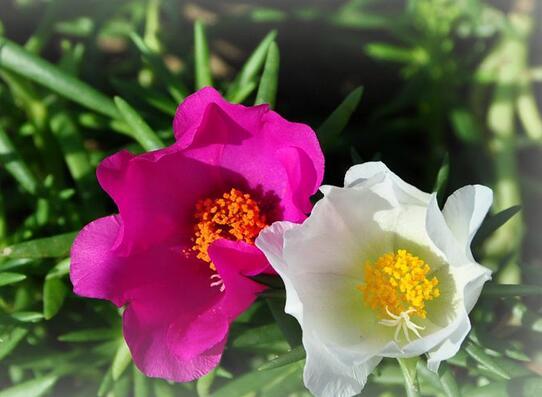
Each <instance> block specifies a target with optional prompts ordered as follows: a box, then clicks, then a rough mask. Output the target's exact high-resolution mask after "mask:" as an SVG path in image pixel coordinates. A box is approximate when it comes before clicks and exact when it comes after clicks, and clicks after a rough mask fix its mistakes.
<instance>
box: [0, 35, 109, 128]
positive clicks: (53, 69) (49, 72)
mask: <svg viewBox="0 0 542 397" xmlns="http://www.w3.org/2000/svg"><path fill="white" fill-rule="evenodd" d="M0 67H1V68H6V69H8V70H10V71H12V72H14V73H17V74H19V75H21V76H24V77H26V78H27V79H30V80H32V81H34V82H36V83H38V84H41V85H43V86H44V87H47V88H49V89H50V90H52V91H54V92H56V93H58V94H60V95H62V96H64V97H66V98H67V99H70V100H72V101H74V102H76V103H79V104H80V105H82V106H84V107H87V108H89V109H92V110H94V111H96V112H98V113H101V114H104V115H106V116H110V117H112V118H116V117H117V116H118V113H117V111H116V107H115V106H114V104H113V101H111V99H110V98H108V97H106V96H105V95H103V94H102V93H100V92H98V91H96V90H95V89H94V88H92V87H91V86H89V85H88V84H86V83H84V82H82V81H80V80H78V79H76V78H75V77H73V76H71V75H69V74H68V73H65V72H64V71H62V70H61V69H60V68H58V67H57V66H54V65H52V64H50V63H49V62H47V61H45V60H43V59H41V58H39V57H37V56H35V55H33V54H31V53H30V52H28V51H27V50H25V49H24V48H22V47H21V46H19V45H17V44H15V43H14V42H12V41H10V40H7V39H6V38H3V37H0Z"/></svg>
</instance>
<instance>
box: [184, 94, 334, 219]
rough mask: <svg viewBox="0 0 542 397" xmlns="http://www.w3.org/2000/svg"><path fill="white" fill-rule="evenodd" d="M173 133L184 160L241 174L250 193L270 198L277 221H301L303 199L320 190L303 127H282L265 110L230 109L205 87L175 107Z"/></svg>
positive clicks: (311, 142) (319, 166) (319, 160)
mask: <svg viewBox="0 0 542 397" xmlns="http://www.w3.org/2000/svg"><path fill="white" fill-rule="evenodd" d="M174 130H175V136H176V137H177V146H178V147H179V148H181V149H182V150H183V152H184V153H185V154H186V155H187V156H190V157H192V158H195V159H198V160H200V161H204V162H207V163H212V164H220V165H221V166H222V167H224V168H226V169H228V170H230V171H233V172H235V173H236V174H239V175H243V177H244V178H245V180H246V181H247V182H248V184H249V188H250V189H252V190H255V191H257V190H259V189H261V190H263V192H262V193H263V194H264V195H265V194H266V193H273V194H276V195H277V196H278V197H277V198H276V199H277V200H276V201H279V202H280V205H281V210H282V214H281V215H282V216H280V217H278V218H277V219H284V220H289V221H293V222H299V221H302V220H303V219H304V218H305V214H306V212H308V211H309V210H310V204H309V202H308V197H310V196H311V195H312V194H314V193H315V192H316V190H317V188H318V186H319V185H320V182H321V180H322V177H323V167H324V158H323V154H322V151H321V149H320V146H319V144H318V140H317V139H316V135H315V133H314V131H313V130H312V129H310V128H309V127H308V126H306V125H304V124H298V123H291V122H288V121H286V120H285V119H283V118H282V117H280V116H279V115H278V114H277V113H275V112H273V111H270V110H269V108H268V106H266V105H262V106H255V107H245V106H242V105H235V104H230V103H228V102H227V101H225V100H224V99H223V98H222V97H221V96H220V94H219V93H218V92H217V91H216V90H214V89H212V88H205V89H202V90H200V91H198V92H197V93H195V94H193V95H191V96H190V97H188V98H186V100H185V101H184V102H183V103H182V104H181V105H180V106H179V109H178V110H177V115H176V117H175V121H174ZM301 176H303V177H302V178H301Z"/></svg>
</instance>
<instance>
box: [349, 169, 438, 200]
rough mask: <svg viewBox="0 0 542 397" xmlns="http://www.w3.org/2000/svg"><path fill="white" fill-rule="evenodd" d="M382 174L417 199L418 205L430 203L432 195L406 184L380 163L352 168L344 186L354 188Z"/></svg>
mask: <svg viewBox="0 0 542 397" xmlns="http://www.w3.org/2000/svg"><path fill="white" fill-rule="evenodd" d="M380 173H384V174H386V176H389V177H390V178H391V179H392V181H393V183H394V185H396V187H397V188H398V189H399V190H401V191H402V192H404V193H405V194H407V195H409V196H410V197H411V198H413V199H415V200H416V201H417V202H418V204H426V203H427V202H428V201H429V198H430V195H429V194H428V193H424V192H422V191H421V190H419V189H418V188H416V187H414V186H412V185H410V184H409V183H406V182H405V181H403V180H402V179H401V178H399V177H398V176H397V175H395V174H394V173H393V172H392V171H391V170H390V169H389V168H388V167H386V165H385V164H384V163H382V162H380V161H372V162H367V163H363V164H358V165H355V166H353V167H351V168H350V169H349V170H348V171H347V172H346V175H345V177H344V186H345V187H354V186H356V185H358V184H360V183H363V182H364V181H366V180H368V179H370V178H372V177H374V176H375V175H377V174H380Z"/></svg>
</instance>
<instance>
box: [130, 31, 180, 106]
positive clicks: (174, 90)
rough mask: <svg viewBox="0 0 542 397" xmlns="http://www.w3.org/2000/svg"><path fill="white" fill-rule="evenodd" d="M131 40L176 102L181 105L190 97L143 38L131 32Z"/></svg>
mask: <svg viewBox="0 0 542 397" xmlns="http://www.w3.org/2000/svg"><path fill="white" fill-rule="evenodd" d="M130 38H131V39H132V41H133V43H134V44H135V46H136V47H137V49H138V50H139V51H140V53H141V56H142V57H143V59H144V60H145V62H147V63H148V64H149V65H150V67H151V68H152V70H153V72H154V74H155V76H156V77H158V78H159V79H161V80H162V81H163V82H164V84H165V85H166V86H167V89H168V91H169V94H170V95H171V97H172V98H173V99H174V100H175V101H176V102H178V103H181V102H182V101H183V100H184V98H185V97H186V96H187V95H188V90H187V89H186V88H185V87H184V86H183V84H182V83H181V81H179V79H177V78H176V77H175V76H174V75H173V74H172V73H171V72H170V70H169V69H168V68H167V66H166V65H165V63H164V61H163V60H162V58H161V57H160V56H159V55H158V54H156V53H155V52H153V51H152V50H151V49H150V48H149V47H147V45H146V44H145V42H144V41H143V39H142V38H141V37H139V36H138V35H137V34H136V33H134V32H131V33H130Z"/></svg>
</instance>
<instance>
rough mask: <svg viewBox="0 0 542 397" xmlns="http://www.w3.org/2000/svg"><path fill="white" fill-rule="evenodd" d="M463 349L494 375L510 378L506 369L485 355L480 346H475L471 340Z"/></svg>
mask: <svg viewBox="0 0 542 397" xmlns="http://www.w3.org/2000/svg"><path fill="white" fill-rule="evenodd" d="M465 351H466V352H467V354H468V355H469V356H471V357H472V358H473V359H474V360H475V361H477V362H478V363H480V364H482V365H483V366H484V367H485V368H486V369H487V370H489V371H491V372H492V373H494V374H495V375H498V376H499V377H501V378H503V379H506V380H508V379H510V376H509V375H508V374H507V373H506V371H505V370H504V369H503V368H502V367H501V366H500V365H499V364H498V363H497V362H496V361H495V360H494V359H493V358H492V357H490V356H489V355H487V354H486V353H485V352H484V351H483V350H482V349H481V348H480V347H478V346H476V345H475V344H474V343H472V342H468V343H467V346H466V347H465Z"/></svg>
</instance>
